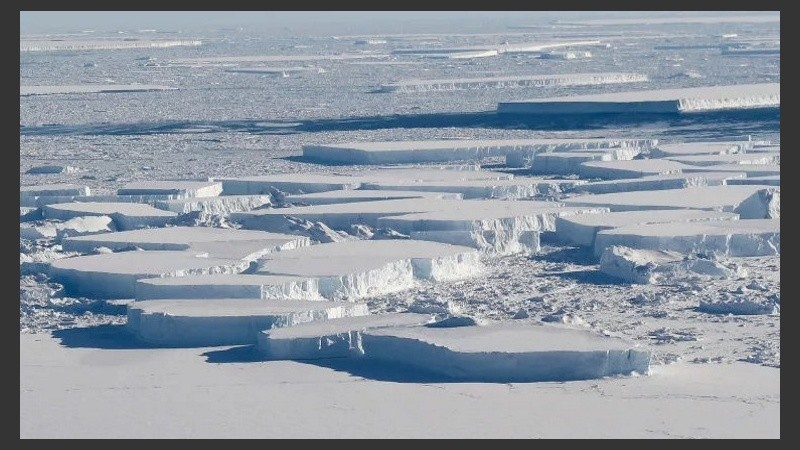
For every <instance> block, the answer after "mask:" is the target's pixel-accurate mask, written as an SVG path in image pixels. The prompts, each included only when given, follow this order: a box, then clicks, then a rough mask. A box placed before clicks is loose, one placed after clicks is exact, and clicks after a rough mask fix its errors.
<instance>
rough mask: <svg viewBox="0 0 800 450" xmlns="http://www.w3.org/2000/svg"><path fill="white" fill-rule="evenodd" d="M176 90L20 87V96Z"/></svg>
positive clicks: (129, 86)
mask: <svg viewBox="0 0 800 450" xmlns="http://www.w3.org/2000/svg"><path fill="white" fill-rule="evenodd" d="M171 89H175V88H173V87H169V86H160V85H156V84H74V85H53V86H20V87H19V95H20V96H21V97H25V96H28V95H53V94H90V93H98V94H103V93H109V92H144V91H166V90H171Z"/></svg>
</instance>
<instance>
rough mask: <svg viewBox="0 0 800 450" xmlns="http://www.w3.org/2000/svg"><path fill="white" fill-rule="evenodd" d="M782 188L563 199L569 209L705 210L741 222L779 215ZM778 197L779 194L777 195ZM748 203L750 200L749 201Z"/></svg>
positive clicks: (704, 188) (688, 190)
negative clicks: (736, 216)
mask: <svg viewBox="0 0 800 450" xmlns="http://www.w3.org/2000/svg"><path fill="white" fill-rule="evenodd" d="M776 189H779V188H767V187H764V186H758V185H751V186H747V185H745V186H724V185H723V186H699V187H689V188H685V189H663V190H657V191H631V192H614V193H610V194H597V195H591V194H589V195H581V196H576V197H571V198H566V199H564V200H562V202H563V203H564V204H565V205H568V206H595V207H606V208H610V209H611V210H612V211H615V212H616V211H641V210H655V209H687V208H688V209H703V210H710V211H726V212H735V213H738V214H739V215H740V216H741V218H742V219H763V218H767V217H776V216H774V215H771V214H775V213H776V212H777V213H778V214H780V191H779V190H776ZM775 194H777V195H775ZM748 200H749V201H748Z"/></svg>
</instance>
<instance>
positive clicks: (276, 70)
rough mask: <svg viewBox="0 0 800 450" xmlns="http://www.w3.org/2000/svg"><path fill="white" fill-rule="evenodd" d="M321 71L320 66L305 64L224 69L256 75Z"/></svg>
mask: <svg viewBox="0 0 800 450" xmlns="http://www.w3.org/2000/svg"><path fill="white" fill-rule="evenodd" d="M322 71H323V69H322V68H320V67H305V66H292V67H232V68H230V69H225V72H231V73H252V74H256V75H281V76H282V75H284V74H289V73H300V72H315V73H321V72H322Z"/></svg>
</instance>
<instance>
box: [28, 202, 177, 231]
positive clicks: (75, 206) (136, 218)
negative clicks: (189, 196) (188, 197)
mask: <svg viewBox="0 0 800 450" xmlns="http://www.w3.org/2000/svg"><path fill="white" fill-rule="evenodd" d="M42 215H43V216H44V218H45V219H60V220H69V219H72V218H73V217H80V216H109V217H111V218H112V219H113V220H114V225H115V226H116V227H117V229H118V230H135V229H137V228H145V227H163V226H166V225H167V224H169V223H172V222H173V221H174V220H175V219H176V218H177V217H178V215H177V214H175V213H174V212H171V211H164V210H161V209H158V208H154V207H152V206H150V205H145V204H142V203H114V202H87V203H78V202H74V203H55V204H51V205H44V206H42Z"/></svg>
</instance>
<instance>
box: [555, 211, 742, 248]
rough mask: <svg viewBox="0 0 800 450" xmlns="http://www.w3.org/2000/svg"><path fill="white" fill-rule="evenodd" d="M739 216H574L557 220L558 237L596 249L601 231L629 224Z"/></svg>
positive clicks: (644, 213) (710, 213)
mask: <svg viewBox="0 0 800 450" xmlns="http://www.w3.org/2000/svg"><path fill="white" fill-rule="evenodd" d="M738 218H739V215H738V214H735V213H730V212H722V211H703V210H696V209H662V210H645V211H622V212H607V213H599V214H572V215H568V216H566V215H565V216H561V217H557V218H556V221H555V231H556V237H557V238H558V239H560V240H561V241H562V242H565V243H569V244H574V245H579V246H582V247H592V246H594V238H595V235H596V234H597V232H598V231H601V230H608V229H612V228H619V227H624V226H628V225H637V224H645V223H668V222H698V221H700V222H702V221H707V220H737V219H738Z"/></svg>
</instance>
